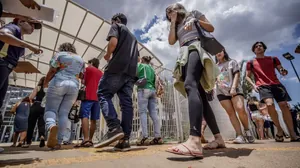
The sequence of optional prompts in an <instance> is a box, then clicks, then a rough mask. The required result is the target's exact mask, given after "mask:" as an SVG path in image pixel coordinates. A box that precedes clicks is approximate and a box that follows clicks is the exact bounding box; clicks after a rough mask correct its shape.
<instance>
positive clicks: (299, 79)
mask: <svg viewBox="0 0 300 168" xmlns="http://www.w3.org/2000/svg"><path fill="white" fill-rule="evenodd" d="M290 62H291V64H292V67H293V69H294V71H295V74H296V76H297V78H298V81H299V82H300V78H299V75H298V73H297V71H296V69H295V67H294V64H293V62H292V60H290Z"/></svg>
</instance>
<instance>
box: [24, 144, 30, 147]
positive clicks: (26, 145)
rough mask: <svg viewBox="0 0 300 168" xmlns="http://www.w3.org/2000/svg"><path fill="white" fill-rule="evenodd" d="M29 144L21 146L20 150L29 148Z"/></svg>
mask: <svg viewBox="0 0 300 168" xmlns="http://www.w3.org/2000/svg"><path fill="white" fill-rule="evenodd" d="M29 146H30V144H25V145H22V148H29Z"/></svg>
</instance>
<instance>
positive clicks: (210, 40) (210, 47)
mask: <svg viewBox="0 0 300 168" xmlns="http://www.w3.org/2000/svg"><path fill="white" fill-rule="evenodd" d="M194 23H195V26H196V29H197V31H198V33H199V38H200V41H201V47H202V48H203V49H204V50H205V51H206V52H208V53H210V54H211V55H216V54H218V53H220V52H222V51H223V50H224V49H225V47H224V46H223V45H222V44H221V43H220V42H219V41H218V40H217V39H216V38H214V37H206V36H205V35H204V34H203V32H202V30H201V26H200V25H199V21H198V20H195V22H194Z"/></svg>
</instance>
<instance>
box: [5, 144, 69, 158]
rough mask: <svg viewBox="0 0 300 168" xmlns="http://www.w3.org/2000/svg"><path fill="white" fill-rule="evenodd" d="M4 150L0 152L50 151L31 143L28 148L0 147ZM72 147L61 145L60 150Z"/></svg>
mask: <svg viewBox="0 0 300 168" xmlns="http://www.w3.org/2000/svg"><path fill="white" fill-rule="evenodd" d="M2 148H3V149H4V151H3V152H2V153H1V154H0V156H1V155H3V154H24V153H27V152H28V151H52V150H51V149H49V148H47V147H42V148H40V147H39V146H38V145H31V146H30V147H29V148H21V147H7V146H5V147H2ZM71 149H74V145H63V146H62V149H61V150H71Z"/></svg>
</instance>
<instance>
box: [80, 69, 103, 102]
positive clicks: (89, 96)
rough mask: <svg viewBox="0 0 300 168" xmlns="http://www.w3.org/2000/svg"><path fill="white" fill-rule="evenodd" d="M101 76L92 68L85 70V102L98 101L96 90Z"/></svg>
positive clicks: (99, 72) (97, 70) (101, 73)
mask: <svg viewBox="0 0 300 168" xmlns="http://www.w3.org/2000/svg"><path fill="white" fill-rule="evenodd" d="M102 75H103V72H102V71H100V70H99V69H97V68H95V67H93V66H90V67H87V68H86V69H85V73H84V83H85V87H86V88H85V92H86V100H94V101H98V96H97V90H98V85H99V81H100V79H101V77H102Z"/></svg>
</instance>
